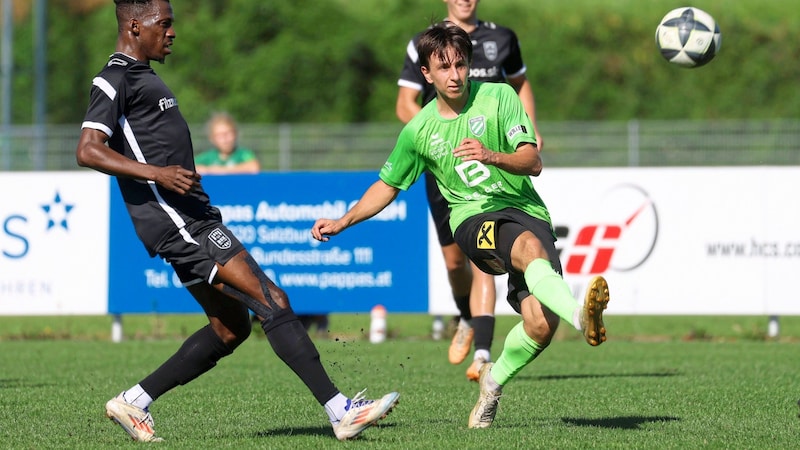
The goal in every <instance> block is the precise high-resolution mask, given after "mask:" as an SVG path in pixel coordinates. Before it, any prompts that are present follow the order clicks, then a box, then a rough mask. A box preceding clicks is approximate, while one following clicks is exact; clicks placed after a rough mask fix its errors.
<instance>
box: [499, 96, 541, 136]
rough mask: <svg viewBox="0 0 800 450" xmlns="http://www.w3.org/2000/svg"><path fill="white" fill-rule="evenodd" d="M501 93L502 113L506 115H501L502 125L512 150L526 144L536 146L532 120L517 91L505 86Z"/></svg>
mask: <svg viewBox="0 0 800 450" xmlns="http://www.w3.org/2000/svg"><path fill="white" fill-rule="evenodd" d="M501 92H502V94H503V95H502V97H501V98H500V102H501V105H500V111H503V112H505V114H502V113H501V114H500V124H501V127H502V130H503V132H504V133H505V135H506V140H507V141H508V143H509V144H510V145H511V148H517V147H518V146H519V145H520V144H522V143H526V142H530V143H531V144H535V143H536V135H535V134H534V132H533V125H532V123H531V119H530V117H528V114H527V113H525V108H523V107H522V101H521V100H520V99H519V96H518V95H517V93H516V91H514V88H512V87H511V86H509V85H503V89H502V90H501Z"/></svg>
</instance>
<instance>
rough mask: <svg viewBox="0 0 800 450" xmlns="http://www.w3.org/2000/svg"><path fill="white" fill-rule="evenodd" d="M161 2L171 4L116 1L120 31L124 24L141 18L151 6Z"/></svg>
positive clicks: (131, 0) (165, 0)
mask: <svg viewBox="0 0 800 450" xmlns="http://www.w3.org/2000/svg"><path fill="white" fill-rule="evenodd" d="M160 1H164V2H167V3H169V0H114V4H115V5H117V8H116V13H117V24H119V26H120V31H122V24H123V23H124V22H126V21H127V20H128V19H130V18H132V17H139V16H140V15H141V14H142V13H143V12H144V11H145V10H146V9H147V8H148V7H149V6H151V5H152V4H154V3H157V2H160Z"/></svg>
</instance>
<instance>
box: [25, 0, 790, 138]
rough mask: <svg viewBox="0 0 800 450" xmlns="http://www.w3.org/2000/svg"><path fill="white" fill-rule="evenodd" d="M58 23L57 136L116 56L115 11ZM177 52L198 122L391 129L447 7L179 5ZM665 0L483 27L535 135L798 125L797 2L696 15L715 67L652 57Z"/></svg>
mask: <svg viewBox="0 0 800 450" xmlns="http://www.w3.org/2000/svg"><path fill="white" fill-rule="evenodd" d="M73 3H75V2H50V3H49V8H48V22H49V24H48V45H49V47H48V55H47V59H48V65H49V74H48V83H47V90H48V98H47V107H48V121H49V122H51V123H78V122H80V121H81V120H82V118H83V113H84V110H85V107H86V102H87V96H88V90H89V86H90V80H91V78H92V76H93V75H94V74H95V73H96V72H97V71H98V70H99V69H100V67H101V66H102V64H103V63H104V61H105V60H106V58H107V57H108V55H109V54H110V53H111V52H112V51H113V50H114V44H115V41H116V22H115V19H114V12H113V3H112V2H111V1H110V0H109V1H108V2H107V4H105V5H103V6H101V7H99V8H95V9H94V10H92V11H90V12H81V11H78V10H76V9H73V7H71V6H70V5H72V4H73ZM172 4H173V8H174V9H175V15H176V31H177V39H176V43H175V46H174V47H173V50H174V54H173V55H171V56H170V57H169V58H168V60H167V64H166V65H165V66H160V65H158V64H156V63H154V67H155V69H156V71H157V72H158V73H159V74H160V75H161V76H162V77H163V78H164V79H165V80H166V81H167V83H168V84H169V85H170V86H171V87H172V89H173V90H174V91H175V93H176V95H177V97H178V99H179V101H180V104H181V106H182V108H181V109H182V111H183V113H184V114H185V115H186V117H187V119H188V120H189V121H190V122H193V123H198V122H202V121H204V120H205V119H206V118H207V117H208V115H209V114H210V112H211V111H214V110H220V109H224V110H228V111H230V112H232V113H233V114H234V115H235V116H236V117H238V118H239V119H240V120H241V121H243V122H252V123H258V122H266V123H275V122H326V123H331V122H333V123H337V122H368V121H382V122H390V121H394V120H396V119H395V116H394V103H395V95H396V89H397V86H396V80H397V76H398V74H399V72H400V69H401V66H402V60H403V56H404V52H405V48H406V43H407V41H408V39H409V38H410V37H411V36H412V35H413V34H414V33H415V32H417V31H419V30H421V29H423V28H424V27H426V26H427V25H428V24H430V23H431V21H435V20H439V19H441V18H443V17H444V15H445V5H444V4H442V2H441V1H438V0H358V1H352V0H329V1H326V2H319V1H311V0H294V1H292V2H288V1H278V2H260V1H252V0H214V1H211V0H197V1H194V2H186V1H181V0H174V1H173V2H172ZM679 6H683V2H675V1H665V0H648V1H646V2H645V1H641V0H616V1H614V0H605V1H603V0H567V1H564V0H536V1H530V0H527V1H523V0H503V1H488V0H487V1H484V2H482V3H481V6H480V11H481V14H480V16H481V17H482V18H484V19H485V20H492V21H495V22H497V23H500V24H502V25H507V26H510V27H512V28H513V29H515V31H517V33H518V35H519V37H520V40H521V42H522V48H523V53H524V57H525V60H526V63H527V65H528V75H529V78H530V79H531V81H532V84H533V87H534V91H535V93H536V99H537V114H538V117H539V119H540V120H547V121H559V120H626V119H631V118H640V119H693V118H698V119H699V118H703V119H709V118H710V119H714V118H728V119H746V118H794V117H797V116H798V115H800V114H798V113H799V112H800V94H798V92H800V90H798V89H797V87H796V85H797V81H798V79H800V63H799V62H798V61H800V50H798V46H797V44H796V39H795V38H796V35H797V30H798V29H800V23H798V22H800V15H798V14H796V12H797V11H798V10H800V0H769V1H755V0H742V1H738V2H731V1H722V0H706V1H701V0H698V1H696V2H694V3H693V6H697V7H699V8H702V9H704V10H706V11H708V12H709V13H711V14H712V15H713V16H714V17H715V18H716V19H717V21H718V22H719V23H720V27H721V30H722V35H723V44H722V50H721V53H720V54H719V55H718V56H717V58H716V59H715V60H714V61H712V62H711V63H709V64H708V65H707V66H704V67H702V68H698V69H683V68H679V67H677V66H672V65H670V64H668V63H667V62H666V61H664V60H663V59H662V58H661V56H660V55H659V54H658V51H657V50H656V48H655V44H654V32H655V28H656V26H657V25H658V22H659V20H660V19H661V17H662V16H663V15H664V14H665V13H666V12H667V11H669V10H670V9H673V8H675V7H679ZM30 22H31V20H30V16H28V17H25V18H23V20H21V21H19V22H17V23H16V25H15V39H14V41H15V42H14V45H15V51H14V59H15V77H14V79H13V85H14V89H13V91H14V97H13V122H14V123H15V124H24V123H29V122H30V121H31V120H32V105H33V101H32V95H33V94H32V92H33V88H32V85H33V77H32V64H33V63H32V61H33V58H32V57H31V55H32V41H33V39H32V36H31V33H32V32H31V29H32V25H31V23H30Z"/></svg>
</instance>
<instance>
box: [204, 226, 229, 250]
mask: <svg viewBox="0 0 800 450" xmlns="http://www.w3.org/2000/svg"><path fill="white" fill-rule="evenodd" d="M208 240H209V241H211V242H212V243H213V244H214V245H216V246H217V247H219V248H221V249H222V250H227V249H229V248H231V238H229V237H228V235H227V234H225V232H224V231H222V230H220V229H219V228H214V229H213V230H211V233H208Z"/></svg>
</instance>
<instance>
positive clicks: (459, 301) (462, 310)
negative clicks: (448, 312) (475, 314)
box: [455, 295, 472, 320]
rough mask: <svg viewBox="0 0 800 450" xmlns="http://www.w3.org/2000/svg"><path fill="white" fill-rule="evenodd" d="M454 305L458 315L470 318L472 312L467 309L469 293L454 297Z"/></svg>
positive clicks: (466, 318)
mask: <svg viewBox="0 0 800 450" xmlns="http://www.w3.org/2000/svg"><path fill="white" fill-rule="evenodd" d="M455 301H456V307H457V308H458V312H459V315H460V316H461V318H462V319H464V320H470V319H472V313H470V310H469V295H462V296H461V297H455Z"/></svg>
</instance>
